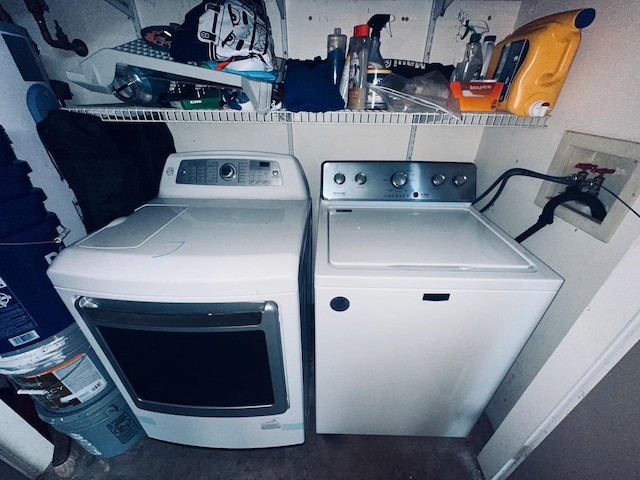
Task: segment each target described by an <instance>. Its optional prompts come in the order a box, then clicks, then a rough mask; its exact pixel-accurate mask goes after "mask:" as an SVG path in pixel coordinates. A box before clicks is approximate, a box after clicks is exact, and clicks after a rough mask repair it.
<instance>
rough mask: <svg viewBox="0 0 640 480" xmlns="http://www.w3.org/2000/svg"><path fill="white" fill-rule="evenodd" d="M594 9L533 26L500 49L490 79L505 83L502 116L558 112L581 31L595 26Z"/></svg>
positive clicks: (519, 31)
mask: <svg viewBox="0 0 640 480" xmlns="http://www.w3.org/2000/svg"><path fill="white" fill-rule="evenodd" d="M595 16H596V11H595V10H594V9H593V8H585V9H581V10H570V11H567V12H561V13H556V14H553V15H549V16H546V17H543V18H539V19H538V20H534V21H533V22H530V23H528V24H526V25H523V26H522V27H520V28H518V29H517V30H516V31H515V32H513V33H512V34H511V35H509V36H508V37H507V38H505V39H504V40H503V41H502V42H500V43H499V44H498V45H496V48H495V50H494V53H493V56H492V57H491V62H490V64H489V70H488V72H487V75H488V77H489V78H493V79H495V80H497V81H499V82H504V87H503V89H502V93H501V94H500V101H499V103H498V110H502V111H505V110H506V111H508V112H510V113H513V114H514V115H520V116H524V117H542V116H545V115H547V114H548V113H549V112H550V111H551V110H552V109H553V107H554V105H555V102H556V100H557V99H558V95H559V94H560V90H561V89H562V86H563V84H564V81H565V80H566V78H567V75H568V74H569V68H570V67H571V63H572V62H573V58H574V57H575V54H576V52H577V51H578V47H579V46H580V38H581V36H582V35H581V29H583V28H585V27H588V26H589V25H591V22H593V20H594V18H595Z"/></svg>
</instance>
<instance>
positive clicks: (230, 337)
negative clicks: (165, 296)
mask: <svg viewBox="0 0 640 480" xmlns="http://www.w3.org/2000/svg"><path fill="white" fill-rule="evenodd" d="M76 308H77V309H78V311H79V312H80V314H81V315H82V317H83V318H84V320H85V322H86V324H87V326H88V327H89V329H90V330H91V331H92V333H93V335H94V337H95V338H96V340H97V341H98V343H99V344H100V347H101V348H102V350H103V351H104V353H105V355H106V356H107V357H108V358H109V361H110V363H111V365H112V367H113V368H114V370H115V371H116V372H117V374H118V376H119V377H120V380H121V381H122V383H123V384H124V385H125V387H126V389H127V391H128V393H129V395H130V396H131V398H132V399H133V401H134V402H135V403H136V405H138V406H139V407H140V408H142V409H144V410H150V411H156V412H162V413H173V414H178V415H191V416H211V417H213V416H220V417H247V416H259V415H275V414H280V413H283V412H285V411H286V410H287V409H288V408H289V405H288V401H287V398H288V397H287V392H286V384H285V372H284V363H283V358H282V343H281V338H280V321H279V315H278V307H277V305H276V304H275V303H274V302H264V303H218V304H216V303H154V302H128V301H117V300H105V299H97V298H88V297H82V298H80V299H79V300H78V301H77V302H76Z"/></svg>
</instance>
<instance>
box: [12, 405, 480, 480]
mask: <svg viewBox="0 0 640 480" xmlns="http://www.w3.org/2000/svg"><path fill="white" fill-rule="evenodd" d="M312 421H313V419H311V422H310V430H311V433H308V434H307V439H306V442H305V443H304V444H303V445H297V446H291V447H281V448H269V449H255V450H219V449H205V448H196V447H187V446H184V445H175V444H171V443H166V442H161V441H157V440H152V439H149V438H144V439H143V440H141V441H140V442H139V443H138V444H137V445H136V446H134V447H133V448H132V449H130V450H129V451H127V452H125V453H123V454H121V455H119V456H117V457H115V458H110V459H101V458H98V457H94V456H92V455H90V454H88V453H86V452H85V451H84V450H83V449H82V448H80V447H79V446H78V445H77V444H75V443H73V444H72V448H71V454H70V455H69V457H68V459H67V460H66V461H65V462H64V463H62V464H61V465H59V466H57V467H53V466H50V467H49V468H48V469H47V471H46V472H45V473H44V474H43V475H41V476H40V477H39V478H38V480H62V479H64V480H102V479H114V480H134V479H135V480H144V479H155V480H162V479H171V480H174V479H175V480H178V479H189V480H200V479H202V480H204V479H206V480H254V479H263V480H271V479H278V480H320V479H322V480H327V479H332V480H342V479H345V480H346V479H349V480H365V479H366V480H377V479H380V480H383V479H384V480H427V479H428V480H467V479H468V480H484V477H483V475H482V473H481V472H480V469H479V467H478V464H477V462H476V454H477V452H478V451H479V449H480V448H481V446H482V445H483V444H484V442H485V441H486V440H487V438H488V436H489V435H490V434H491V428H490V426H489V424H488V422H487V421H486V419H485V418H484V417H483V418H482V419H481V420H480V421H479V422H478V425H477V426H476V428H475V429H474V431H473V432H472V433H471V435H470V436H469V437H468V438H466V439H453V438H423V437H387V436H360V435H318V434H315V433H313V425H312ZM24 478H25V477H23V476H22V475H21V474H20V473H18V472H16V471H14V470H13V469H11V468H10V467H9V466H8V465H6V464H3V463H2V462H0V479H2V480H24Z"/></svg>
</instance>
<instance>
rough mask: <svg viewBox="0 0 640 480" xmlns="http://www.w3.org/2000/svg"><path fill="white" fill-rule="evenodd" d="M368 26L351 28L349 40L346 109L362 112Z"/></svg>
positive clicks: (365, 90)
mask: <svg viewBox="0 0 640 480" xmlns="http://www.w3.org/2000/svg"><path fill="white" fill-rule="evenodd" d="M370 43H371V42H370V39H369V25H367V24H366V23H365V24H362V25H356V26H355V27H353V37H351V39H350V40H349V53H348V55H347V57H348V60H347V61H348V63H349V81H348V94H347V97H348V98H347V107H348V108H349V109H350V110H364V108H365V104H366V101H367V65H368V62H369V44H370Z"/></svg>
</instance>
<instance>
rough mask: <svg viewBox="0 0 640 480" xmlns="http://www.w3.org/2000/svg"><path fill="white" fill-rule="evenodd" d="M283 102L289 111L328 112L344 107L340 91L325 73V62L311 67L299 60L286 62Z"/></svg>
mask: <svg viewBox="0 0 640 480" xmlns="http://www.w3.org/2000/svg"><path fill="white" fill-rule="evenodd" d="M283 103H284V108H286V109H287V110H289V111H291V112H330V111H335V110H342V109H343V108H344V101H343V100H342V97H341V96H340V91H339V90H338V87H337V86H336V85H334V84H333V83H332V82H331V80H330V79H329V75H328V74H327V67H326V62H321V63H319V64H317V65H316V66H315V67H313V68H310V67H308V66H307V65H305V64H304V63H303V62H300V61H295V60H293V61H291V60H290V61H289V62H287V72H286V76H285V78H284V102H283Z"/></svg>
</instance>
